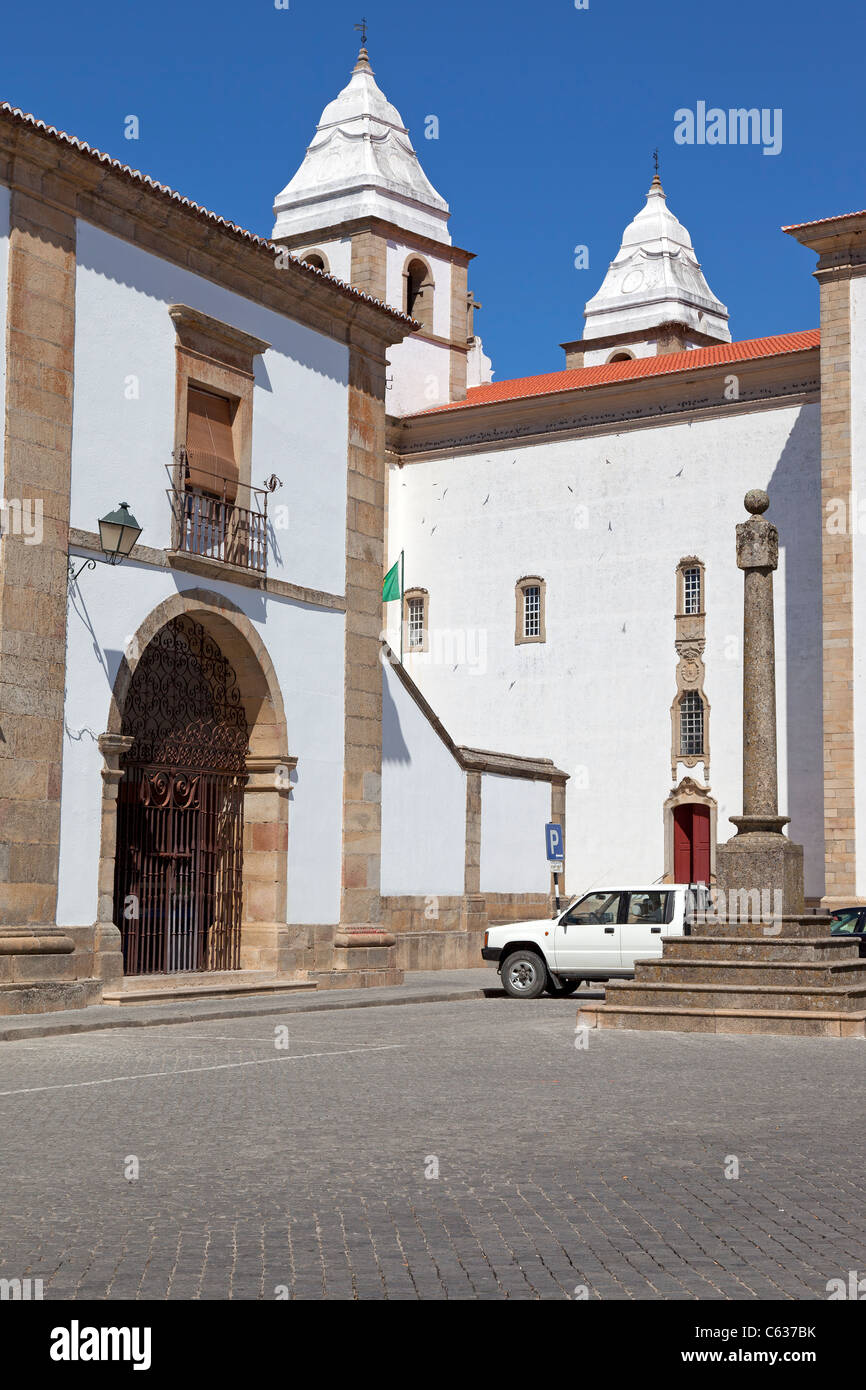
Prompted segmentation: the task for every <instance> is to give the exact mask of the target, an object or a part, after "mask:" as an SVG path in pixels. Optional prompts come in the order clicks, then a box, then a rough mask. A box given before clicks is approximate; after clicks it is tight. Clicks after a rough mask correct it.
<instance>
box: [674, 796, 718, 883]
mask: <svg viewBox="0 0 866 1390" xmlns="http://www.w3.org/2000/svg"><path fill="white" fill-rule="evenodd" d="M709 881H710V809H709V807H708V806H678V807H677V808H676V810H675V811H674V882H675V883H709Z"/></svg>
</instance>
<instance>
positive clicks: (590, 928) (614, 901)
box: [553, 890, 628, 975]
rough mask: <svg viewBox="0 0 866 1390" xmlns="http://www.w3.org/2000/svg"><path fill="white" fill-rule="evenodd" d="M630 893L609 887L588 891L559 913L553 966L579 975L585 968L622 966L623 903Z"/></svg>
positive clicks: (616, 967) (616, 968)
mask: <svg viewBox="0 0 866 1390" xmlns="http://www.w3.org/2000/svg"><path fill="white" fill-rule="evenodd" d="M627 896H628V895H627V894H623V893H619V892H614V893H611V892H610V891H609V890H608V891H605V892H602V893H587V895H586V896H585V897H583V898H581V899H580V901H579V902H576V903H573V904H572V906H571V907H570V908H568V909H567V910H566V911H565V912H564V913H563V914H562V916H561V917H560V919H559V921H558V922H557V924H556V931H555V933H554V942H553V952H554V969H556V970H563V971H566V972H570V973H572V974H575V975H580V974H582V973H583V971H584V970H597V971H599V972H601V973H603V972H604V971H605V970H619V969H620V930H621V929H620V924H619V922H620V906H621V903H622V901H623V899H624V898H626V897H627Z"/></svg>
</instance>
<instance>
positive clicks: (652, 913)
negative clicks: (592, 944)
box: [621, 890, 675, 970]
mask: <svg viewBox="0 0 866 1390" xmlns="http://www.w3.org/2000/svg"><path fill="white" fill-rule="evenodd" d="M674 896H675V894H673V893H670V892H668V893H665V892H664V891H662V890H659V891H658V892H656V891H655V890H653V891H652V892H643V891H642V892H639V893H638V892H634V893H629V894H628V902H627V903H626V910H625V913H624V914H623V923H622V940H621V951H622V968H623V970H634V963H635V961H636V960H652V959H653V957H654V956H660V955H661V953H662V936H663V935H664V934H665V923H666V922H668V921H669V920H670V917H671V913H672V909H673V906H674Z"/></svg>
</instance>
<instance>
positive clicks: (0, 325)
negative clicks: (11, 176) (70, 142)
mask: <svg viewBox="0 0 866 1390" xmlns="http://www.w3.org/2000/svg"><path fill="white" fill-rule="evenodd" d="M9 205H10V193H9V189H8V188H7V187H6V185H5V184H0V419H4V418H5V410H6V298H7V286H8V283H9ZM4 445H5V430H0V497H5V493H4V491H3V480H4V477H5V474H4V469H3V449H4Z"/></svg>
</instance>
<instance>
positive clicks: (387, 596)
mask: <svg viewBox="0 0 866 1390" xmlns="http://www.w3.org/2000/svg"><path fill="white" fill-rule="evenodd" d="M402 597H403V595H402V594H401V593H400V561H399V560H398V561H397V563H396V565H392V566H391V568H390V569H389V571H388V573H387V574H386V575H385V583H384V584H383V585H382V602H383V603H390V602H391V600H392V599H395V598H396V599H400V598H402Z"/></svg>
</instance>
